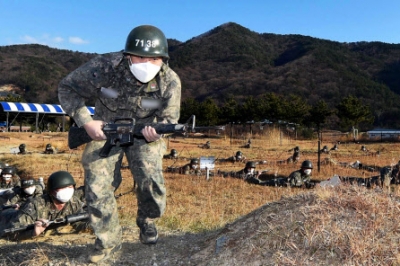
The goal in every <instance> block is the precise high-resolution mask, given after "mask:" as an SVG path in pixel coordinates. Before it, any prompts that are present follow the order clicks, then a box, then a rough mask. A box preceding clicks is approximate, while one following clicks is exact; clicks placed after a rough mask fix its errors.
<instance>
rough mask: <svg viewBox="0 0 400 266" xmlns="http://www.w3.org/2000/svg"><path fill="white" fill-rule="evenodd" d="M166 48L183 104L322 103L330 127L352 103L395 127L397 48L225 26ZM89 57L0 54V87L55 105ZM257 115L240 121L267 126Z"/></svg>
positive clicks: (28, 48) (378, 122) (42, 49)
mask: <svg viewBox="0 0 400 266" xmlns="http://www.w3.org/2000/svg"><path fill="white" fill-rule="evenodd" d="M123 45H124V44H121V47H123ZM169 45H170V49H169V50H170V57H171V59H170V61H169V64H170V66H171V67H172V68H173V69H174V70H175V71H176V72H177V73H178V74H179V76H180V77H181V80H182V85H183V86H182V95H183V101H185V102H187V101H189V102H193V101H194V102H204V100H206V99H207V101H212V102H213V103H215V105H217V106H219V107H220V108H222V107H226V106H227V105H228V103H230V104H232V101H233V102H234V103H235V104H237V105H241V104H243V103H244V102H246V101H249V97H251V98H252V99H254V105H255V106H256V105H257V100H258V99H261V98H263V97H264V98H265V97H275V96H276V97H278V98H279V99H281V100H285V101H287V104H286V106H285V108H286V109H287V108H290V102H291V101H292V100H291V99H301V101H303V102H305V103H306V104H308V105H309V106H311V107H312V106H315V105H317V104H319V103H321V101H322V102H324V103H326V105H327V108H328V109H331V110H332V111H335V112H334V113H333V114H334V115H333V118H331V120H332V121H336V120H337V114H338V113H339V110H338V105H339V103H341V101H343V99H344V98H346V97H349V96H351V97H354V98H355V99H357V100H359V101H360V102H361V103H362V104H363V105H364V106H366V107H368V108H369V109H370V110H371V112H372V115H373V116H374V119H372V120H371V121H374V122H373V123H374V125H375V126H389V127H397V126H400V122H397V118H398V117H399V115H400V111H399V110H400V96H399V94H400V75H399V72H400V44H386V43H380V42H357V43H339V42H334V41H329V40H321V39H316V38H312V37H308V36H301V35H277V34H269V33H268V34H267V33H264V34H260V33H256V32H253V31H251V30H250V29H247V28H244V27H242V26H240V25H238V24H235V23H227V24H223V25H221V26H218V27H216V28H214V29H212V30H210V31H209V32H206V33H204V34H202V35H200V36H198V37H195V38H192V39H190V40H188V41H186V42H180V41H177V40H169ZM93 56H95V54H85V53H80V52H73V51H68V50H59V49H53V48H49V47H46V46H41V45H13V46H2V47H0V87H1V86H3V85H10V84H11V85H15V87H16V88H19V90H18V89H17V91H16V92H17V93H18V94H20V95H21V96H22V98H23V99H24V100H26V101H28V102H45V103H58V100H57V93H56V90H57V84H58V82H59V81H60V80H61V79H62V78H63V77H64V76H65V75H67V74H68V73H69V72H70V71H71V70H73V69H75V68H76V67H78V66H79V65H81V64H82V63H84V62H86V61H87V60H89V59H90V58H92V57H93ZM293 97H294V98H293ZM186 108H187V106H186ZM268 110H271V108H270V109H268ZM308 110H309V108H308V109H307V108H306V109H305V111H307V112H308ZM269 112H270V111H269ZM255 115H256V114H250V113H249V114H245V117H246V118H248V119H256V120H257V119H261V118H269V114H268V113H263V114H259V113H258V116H259V117H252V116H255ZM287 117H288V116H287ZM287 117H285V119H287ZM289 117H290V116H289ZM332 121H331V123H330V124H331V125H333V124H334V123H333V122H332ZM223 122H226V121H223Z"/></svg>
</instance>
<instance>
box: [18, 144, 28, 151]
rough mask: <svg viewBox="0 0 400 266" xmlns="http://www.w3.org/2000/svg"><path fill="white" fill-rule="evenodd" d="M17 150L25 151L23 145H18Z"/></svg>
mask: <svg viewBox="0 0 400 266" xmlns="http://www.w3.org/2000/svg"><path fill="white" fill-rule="evenodd" d="M18 148H19V150H20V151H25V148H26V145H25V143H22V144H21V145H19V147H18Z"/></svg>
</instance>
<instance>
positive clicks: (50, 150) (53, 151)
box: [43, 143, 57, 154]
mask: <svg viewBox="0 0 400 266" xmlns="http://www.w3.org/2000/svg"><path fill="white" fill-rule="evenodd" d="M43 153H44V154H57V149H56V148H54V147H53V146H52V145H51V144H50V143H48V144H46V147H45V149H44V152H43Z"/></svg>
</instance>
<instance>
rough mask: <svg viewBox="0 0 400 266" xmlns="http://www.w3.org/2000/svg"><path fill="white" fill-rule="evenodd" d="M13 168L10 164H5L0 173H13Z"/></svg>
mask: <svg viewBox="0 0 400 266" xmlns="http://www.w3.org/2000/svg"><path fill="white" fill-rule="evenodd" d="M15 172H16V171H15V168H14V167H11V166H7V167H4V168H3V171H1V175H15Z"/></svg>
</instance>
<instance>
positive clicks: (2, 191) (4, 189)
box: [0, 187, 14, 196]
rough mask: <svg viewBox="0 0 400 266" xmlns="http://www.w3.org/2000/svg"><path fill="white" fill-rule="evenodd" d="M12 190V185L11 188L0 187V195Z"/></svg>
mask: <svg viewBox="0 0 400 266" xmlns="http://www.w3.org/2000/svg"><path fill="white" fill-rule="evenodd" d="M13 191H14V188H13V187H12V188H1V189H0V196H1V195H3V194H7V193H9V192H13Z"/></svg>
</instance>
